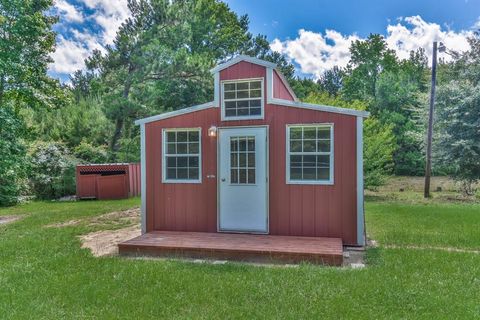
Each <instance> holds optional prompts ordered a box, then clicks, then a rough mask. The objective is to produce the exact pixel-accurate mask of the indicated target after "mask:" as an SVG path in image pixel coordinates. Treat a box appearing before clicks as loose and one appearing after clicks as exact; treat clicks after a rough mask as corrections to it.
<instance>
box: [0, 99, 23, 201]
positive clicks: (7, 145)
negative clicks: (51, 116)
mask: <svg viewBox="0 0 480 320" xmlns="http://www.w3.org/2000/svg"><path fill="white" fill-rule="evenodd" d="M24 131H25V127H24V125H23V122H22V121H21V119H20V118H19V116H18V115H17V114H16V113H15V112H14V110H13V108H12V107H11V106H3V107H0V155H1V156H0V206H6V205H12V204H15V203H17V201H18V196H19V195H20V192H21V191H22V187H23V185H24V183H23V182H22V181H23V179H25V177H26V174H27V173H28V170H27V167H28V163H27V161H26V157H25V156H26V148H25V145H24V143H23V141H22V139H21V137H22V136H23V133H24Z"/></svg>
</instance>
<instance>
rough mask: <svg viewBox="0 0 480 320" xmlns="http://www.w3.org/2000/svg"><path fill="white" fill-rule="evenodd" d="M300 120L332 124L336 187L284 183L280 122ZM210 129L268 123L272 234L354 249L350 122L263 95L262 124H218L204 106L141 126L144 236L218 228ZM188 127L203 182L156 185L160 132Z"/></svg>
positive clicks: (240, 71) (236, 72)
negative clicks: (197, 133) (333, 241)
mask: <svg viewBox="0 0 480 320" xmlns="http://www.w3.org/2000/svg"><path fill="white" fill-rule="evenodd" d="M265 74H266V71H265V68H264V67H261V66H258V65H254V64H249V63H246V62H240V63H238V64H236V65H233V66H231V67H230V68H227V69H225V70H222V71H221V72H220V80H230V79H241V78H257V77H263V78H265ZM265 81H266V79H265ZM282 85H283V84H282ZM264 89H265V93H264V97H266V85H265V86H264ZM285 90H286V89H285ZM287 92H288V91H287ZM302 123H303V124H307V123H334V185H298V184H286V125H287V124H302ZM212 125H213V126H217V127H229V126H254V125H268V127H269V129H268V132H269V146H268V148H269V150H268V152H269V233H270V234H272V235H292V236H317V237H321V236H323V237H340V238H342V240H343V242H344V244H351V245H355V244H356V242H357V235H356V230H357V226H356V223H357V204H356V197H357V190H356V176H357V175H356V117H354V116H349V115H343V114H336V113H328V112H319V111H314V110H308V109H299V108H291V107H284V106H278V105H271V104H266V98H265V119H263V120H238V121H221V119H220V109H219V108H210V109H206V110H202V111H197V112H192V113H189V114H185V115H180V116H176V117H173V118H168V119H164V120H159V121H155V122H150V123H147V124H146V125H145V130H146V180H147V181H146V184H147V190H146V191H147V193H146V209H147V212H146V217H147V219H146V222H147V223H146V229H147V230H146V231H147V232H149V231H153V230H171V231H198V232H216V231H217V139H218V137H209V136H208V135H207V133H208V128H210V127H211V126H212ZM193 127H201V128H202V131H201V132H202V137H201V143H202V182H201V183H188V184H186V183H179V184H173V183H168V184H164V183H162V165H163V164H162V129H164V128H193ZM209 175H214V176H215V178H207V176H209Z"/></svg>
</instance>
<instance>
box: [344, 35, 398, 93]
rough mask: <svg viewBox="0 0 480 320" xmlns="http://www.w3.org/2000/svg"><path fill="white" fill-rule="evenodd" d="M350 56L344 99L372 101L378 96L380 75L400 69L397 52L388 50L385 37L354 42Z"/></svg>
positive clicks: (374, 36) (378, 36) (374, 37)
mask: <svg viewBox="0 0 480 320" xmlns="http://www.w3.org/2000/svg"><path fill="white" fill-rule="evenodd" d="M350 55H351V58H350V62H349V64H348V66H347V69H346V74H347V77H346V78H345V81H344V88H343V95H344V98H346V99H347V100H355V99H357V100H363V101H371V100H372V99H374V98H375V96H376V84H377V81H378V78H379V77H380V74H381V73H382V72H384V71H387V72H388V71H396V70H397V69H398V63H397V57H396V55H395V51H393V50H391V49H388V48H387V44H386V42H385V39H384V38H383V36H381V35H379V34H371V35H369V36H368V38H367V39H366V40H356V41H355V42H353V43H352V45H351V47H350Z"/></svg>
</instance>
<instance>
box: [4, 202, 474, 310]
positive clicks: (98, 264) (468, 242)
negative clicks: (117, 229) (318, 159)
mask: <svg viewBox="0 0 480 320" xmlns="http://www.w3.org/2000/svg"><path fill="white" fill-rule="evenodd" d="M138 202H139V201H138V199H130V200H121V201H87V202H76V203H54V202H34V203H30V204H27V205H22V206H17V207H14V208H8V209H0V215H13V214H15V215H24V218H23V219H21V220H19V221H16V222H14V223H11V224H8V225H0V318H2V319H4V318H5V319H57V318H67V319H77V318H79V319H84V318H98V319H105V318H107V319H108V318H115V319H118V318H127V319H133V318H155V319H158V318H204V319H212V318H222V319H223V318H274V319H279V318H288V319H305V318H315V319H342V318H356V319H357V318H360V319H378V318H389V319H399V318H402V319H405V318H406V319H412V318H415V319H417V318H421V319H432V318H433V319H452V318H456V319H459V318H464V319H473V318H480V303H479V302H480V254H476V253H472V252H448V251H446V250H442V249H434V248H433V249H432V248H430V247H435V248H443V247H454V248H458V249H467V250H480V234H479V233H480V205H479V204H455V203H435V204H432V203H421V204H414V203H408V204H405V203H403V204H402V202H397V201H393V200H389V201H370V202H367V205H366V211H367V228H368V232H369V235H370V237H372V238H374V239H376V240H378V243H379V247H378V248H372V249H369V250H368V253H367V258H368V267H367V268H364V269H347V268H332V267H319V266H312V265H301V266H300V267H298V268H283V267H258V266H252V265H243V264H239V263H229V264H226V265H212V264H195V263H190V262H181V261H166V260H155V259H150V260H138V259H137V260H134V259H125V258H119V257H108V258H94V257H93V256H92V255H91V253H90V252H89V251H88V250H86V249H81V248H80V241H79V240H78V238H77V236H78V235H81V234H85V233H88V232H91V231H95V228H100V227H99V226H91V225H87V224H80V225H72V226H68V227H63V228H44V227H43V226H44V225H47V224H51V223H57V222H62V221H67V220H71V219H81V218H83V217H85V218H86V217H89V216H95V215H100V214H103V213H106V212H110V211H115V210H123V209H127V208H130V207H132V206H136V205H138ZM412 246H415V247H429V248H430V249H418V248H412Z"/></svg>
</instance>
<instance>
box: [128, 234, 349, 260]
mask: <svg viewBox="0 0 480 320" xmlns="http://www.w3.org/2000/svg"><path fill="white" fill-rule="evenodd" d="M118 249H119V253H120V254H122V255H138V256H144V255H150V256H151V255H153V256H167V257H188V258H197V259H225V260H240V261H254V262H282V263H298V262H302V261H308V262H312V263H318V264H328V265H341V264H342V261H343V246H342V240H341V239H340V238H316V237H315V238H314V237H292V236H272V235H253V234H232V233H203V232H174V231H154V232H149V233H146V234H144V235H141V236H139V237H136V238H133V239H131V240H128V241H125V242H122V243H120V244H119V245H118Z"/></svg>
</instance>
